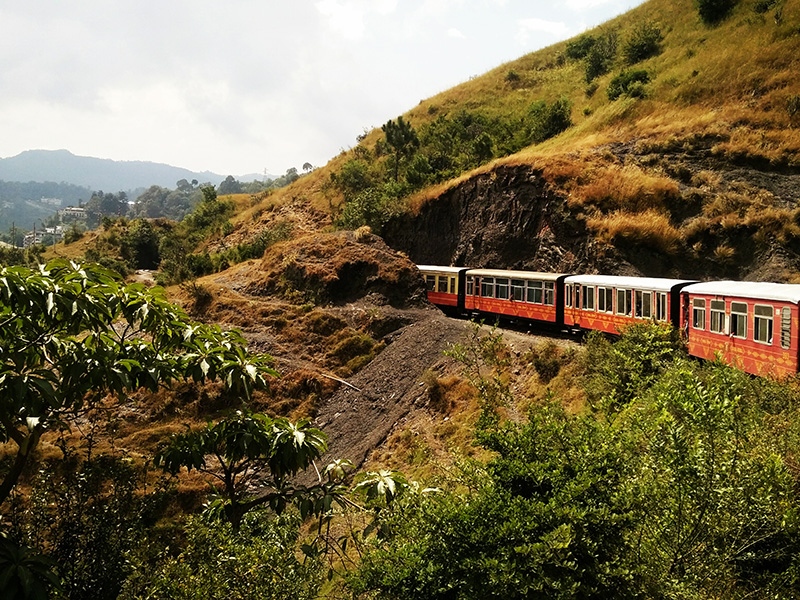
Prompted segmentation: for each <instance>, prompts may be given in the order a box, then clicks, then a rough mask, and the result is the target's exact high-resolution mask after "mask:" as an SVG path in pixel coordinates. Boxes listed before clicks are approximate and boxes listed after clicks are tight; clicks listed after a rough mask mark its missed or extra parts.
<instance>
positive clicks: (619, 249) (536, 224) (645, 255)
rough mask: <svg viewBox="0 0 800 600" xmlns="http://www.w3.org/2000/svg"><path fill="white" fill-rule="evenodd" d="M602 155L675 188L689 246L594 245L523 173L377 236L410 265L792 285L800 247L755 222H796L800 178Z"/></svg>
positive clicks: (447, 198)
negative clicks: (767, 218) (763, 218)
mask: <svg viewBox="0 0 800 600" xmlns="http://www.w3.org/2000/svg"><path fill="white" fill-rule="evenodd" d="M606 150H607V152H608V153H609V154H613V155H614V160H615V161H617V162H618V163H619V164H635V165H637V166H639V167H641V168H642V169H643V170H646V171H648V172H653V173H660V174H666V175H667V176H670V177H672V178H673V179H674V180H675V181H676V182H677V183H678V185H679V187H680V196H681V198H680V199H679V201H678V202H676V204H675V206H670V207H668V213H669V214H670V219H671V221H672V222H673V223H674V224H675V226H676V228H678V229H679V230H680V231H681V232H682V233H683V235H686V236H687V237H686V238H685V239H684V241H683V242H682V243H681V246H680V247H678V248H676V249H675V251H674V252H672V253H670V254H667V253H665V252H662V251H658V250H657V249H654V248H651V247H647V246H646V245H640V244H636V243H626V244H622V243H620V244H608V243H602V242H598V241H597V240H596V239H595V237H594V235H593V234H592V232H591V231H589V230H588V229H587V227H586V222H585V217H584V216H582V215H581V211H579V210H576V209H573V210H571V209H570V208H569V207H568V205H567V202H566V194H565V192H564V191H563V190H561V189H559V188H558V187H556V186H554V185H552V184H550V183H549V182H547V181H546V180H545V178H544V177H543V175H542V172H541V171H539V170H537V169H536V168H534V167H531V166H501V167H498V168H496V169H495V170H493V171H491V172H488V173H482V174H478V175H475V176H474V177H472V178H470V179H468V180H466V181H464V182H463V183H461V184H459V185H457V186H454V187H453V188H451V189H449V190H447V191H446V192H445V193H443V194H442V195H441V196H439V197H438V198H435V199H433V200H430V201H428V202H427V203H425V204H424V205H423V206H422V207H421V208H420V209H419V211H417V213H416V214H406V215H402V216H399V217H396V218H394V219H393V220H391V221H390V222H389V223H388V224H387V225H386V227H385V228H384V231H383V236H384V238H385V240H386V241H387V243H388V244H389V245H390V246H392V247H393V248H396V249H399V250H402V251H403V252H405V253H406V254H408V256H409V257H410V258H411V260H413V261H414V262H416V263H417V264H440V265H457V266H469V267H489V268H505V269H526V270H537V271H547V272H585V273H591V272H601V273H608V274H620V275H647V276H660V277H687V278H697V279H704V278H717V279H718V278H737V279H752V280H773V281H786V280H790V279H791V278H792V276H791V274H792V273H797V272H798V270H800V254H798V250H799V249H800V238H797V237H796V236H794V235H793V233H792V231H793V228H794V226H793V225H792V223H787V227H784V226H780V227H779V228H780V229H781V232H782V233H781V234H780V235H778V236H775V235H772V234H771V233H770V230H769V229H767V228H766V227H765V226H763V225H760V224H759V217H758V215H759V213H763V214H767V213H770V211H771V212H772V214H776V215H782V216H780V217H779V218H781V219H783V218H787V219H790V220H795V221H796V220H798V218H800V209H798V207H800V202H798V200H800V173H798V172H795V171H794V170H791V169H785V168H783V169H780V168H770V167H769V166H768V165H752V164H749V165H744V164H733V163H728V162H725V161H722V160H720V159H719V158H718V157H705V160H704V157H703V156H686V155H685V154H682V153H680V152H675V153H669V152H667V153H664V152H659V153H637V152H635V151H634V150H633V148H632V147H631V146H621V145H618V146H615V147H611V148H607V149H606ZM700 172H702V173H703V174H704V176H703V179H704V180H709V179H710V180H713V181H715V183H714V185H713V186H712V187H709V186H708V185H705V184H704V185H703V186H702V187H697V186H698V184H697V183H696V182H697V174H698V173H700ZM732 199H735V200H736V201H735V202H733V200H732ZM734 204H736V206H734ZM728 205H731V206H728ZM720 206H721V207H723V208H722V209H720V208H719V207H720ZM777 209H781V210H783V212H782V213H777V212H775V211H776V210H777ZM715 211H716V212H715ZM717 213H719V214H717ZM723 213H725V214H723ZM717 221H719V223H717ZM698 223H701V224H702V228H703V229H702V231H703V232H704V233H702V236H704V237H701V236H700V235H699V234H697V233H694V234H692V233H691V232H692V231H695V232H696V231H698V230H699V229H700V227H699V226H698ZM798 223H800V221H799V222H798ZM769 226H770V227H772V228H773V230H774V229H775V227H776V225H775V223H772V224H770V225H769ZM759 227H761V228H762V230H761V231H758V229H759ZM798 230H799V231H800V229H798ZM787 232H788V233H787ZM693 235H694V237H695V238H698V239H703V241H704V244H705V245H704V248H711V249H713V248H715V247H716V246H717V245H722V244H724V245H727V246H730V247H731V248H733V250H734V251H735V255H734V256H733V257H730V256H723V257H721V258H718V257H716V256H715V255H714V254H713V252H711V251H710V250H708V251H707V250H705V249H701V250H698V249H697V248H699V247H700V246H698V245H697V244H696V241H695V239H694V238H693V237H692V236H693Z"/></svg>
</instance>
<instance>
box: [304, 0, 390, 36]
mask: <svg viewBox="0 0 800 600" xmlns="http://www.w3.org/2000/svg"><path fill="white" fill-rule="evenodd" d="M314 6H315V7H316V9H317V10H318V11H319V13H320V14H321V15H323V16H324V17H326V18H327V19H328V26H329V27H330V29H331V30H333V31H334V32H336V33H338V34H340V35H341V36H342V37H344V38H345V39H347V40H351V41H357V40H361V39H362V38H363V37H364V34H365V31H366V30H367V23H366V20H367V17H368V16H369V15H370V14H377V15H387V14H390V13H392V12H393V11H394V10H395V8H396V6H397V0H371V1H368V0H321V1H320V2H317V3H316V4H315V5H314Z"/></svg>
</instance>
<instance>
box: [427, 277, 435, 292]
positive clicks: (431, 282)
mask: <svg viewBox="0 0 800 600" xmlns="http://www.w3.org/2000/svg"><path fill="white" fill-rule="evenodd" d="M425 286H426V287H427V288H428V291H429V292H433V291H435V290H436V275H425Z"/></svg>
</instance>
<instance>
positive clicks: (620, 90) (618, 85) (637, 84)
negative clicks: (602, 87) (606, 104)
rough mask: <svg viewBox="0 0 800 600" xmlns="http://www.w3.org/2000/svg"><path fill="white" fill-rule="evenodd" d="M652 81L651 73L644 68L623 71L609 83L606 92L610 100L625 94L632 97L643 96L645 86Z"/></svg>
mask: <svg viewBox="0 0 800 600" xmlns="http://www.w3.org/2000/svg"><path fill="white" fill-rule="evenodd" d="M649 82H650V74H649V73H648V72H647V71H644V70H641V69H640V70H636V71H622V72H621V73H619V74H618V75H616V76H615V77H614V78H613V79H612V80H611V82H610V83H609V84H608V89H606V94H607V95H608V99H609V100H616V99H617V98H619V97H620V96H622V95H623V94H625V95H627V96H630V97H631V98H642V97H644V95H645V90H644V86H645V85H646V84H647V83H649Z"/></svg>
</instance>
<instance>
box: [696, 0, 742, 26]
mask: <svg viewBox="0 0 800 600" xmlns="http://www.w3.org/2000/svg"><path fill="white" fill-rule="evenodd" d="M736 1H737V0H695V3H696V6H697V12H698V14H699V15H700V19H702V21H703V23H705V24H706V25H715V24H716V23H719V22H720V21H722V20H723V19H725V17H727V16H728V15H729V14H730V12H731V11H732V10H733V7H734V6H736Z"/></svg>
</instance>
